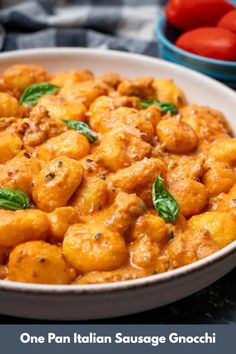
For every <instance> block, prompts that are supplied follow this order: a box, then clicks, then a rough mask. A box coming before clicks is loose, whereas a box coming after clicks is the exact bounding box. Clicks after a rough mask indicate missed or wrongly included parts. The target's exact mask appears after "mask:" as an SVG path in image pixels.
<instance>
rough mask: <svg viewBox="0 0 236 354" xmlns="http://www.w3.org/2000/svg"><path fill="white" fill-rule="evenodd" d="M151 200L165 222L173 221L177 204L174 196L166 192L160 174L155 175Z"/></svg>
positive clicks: (175, 217) (176, 212)
mask: <svg viewBox="0 0 236 354" xmlns="http://www.w3.org/2000/svg"><path fill="white" fill-rule="evenodd" d="M152 202H153V205H154V207H155V209H156V211H157V213H158V214H159V216H160V217H162V218H163V219H164V220H165V222H166V223H168V224H169V223H171V222H172V221H175V220H176V219H177V217H178V214H179V206H178V203H177V201H176V200H175V198H174V197H173V196H172V195H171V194H170V192H168V190H167V189H166V187H165V185H164V181H163V179H162V178H161V176H159V175H157V177H156V179H155V182H154V183H153V186H152Z"/></svg>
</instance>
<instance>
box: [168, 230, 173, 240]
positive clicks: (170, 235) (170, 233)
mask: <svg viewBox="0 0 236 354" xmlns="http://www.w3.org/2000/svg"><path fill="white" fill-rule="evenodd" d="M174 236H175V234H174V231H172V230H170V231H168V233H167V237H168V240H169V241H170V240H172V239H173V238H174Z"/></svg>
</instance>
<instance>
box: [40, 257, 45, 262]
mask: <svg viewBox="0 0 236 354" xmlns="http://www.w3.org/2000/svg"><path fill="white" fill-rule="evenodd" d="M38 261H39V263H45V261H46V258H44V257H39V259H38Z"/></svg>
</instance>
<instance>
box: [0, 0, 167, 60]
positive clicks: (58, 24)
mask: <svg viewBox="0 0 236 354" xmlns="http://www.w3.org/2000/svg"><path fill="white" fill-rule="evenodd" d="M163 3H164V1H163V0H35V1H32V0H31V1H23V0H0V24H1V25H0V50H1V51H8V50H16V49H24V48H37V47H58V46H75V47H77V46H79V47H93V48H94V47H97V48H109V49H118V50H124V51H131V52H137V53H145V54H148V55H154V56H155V55H157V45H156V39H155V22H156V19H157V17H158V14H159V13H160V11H161V8H162V5H163Z"/></svg>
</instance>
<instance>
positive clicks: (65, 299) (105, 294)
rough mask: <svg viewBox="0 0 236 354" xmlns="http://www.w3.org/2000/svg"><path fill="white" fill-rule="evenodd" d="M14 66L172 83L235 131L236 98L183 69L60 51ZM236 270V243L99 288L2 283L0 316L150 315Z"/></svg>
mask: <svg viewBox="0 0 236 354" xmlns="http://www.w3.org/2000/svg"><path fill="white" fill-rule="evenodd" d="M16 63H28V64H29V63H34V64H38V65H44V66H45V67H47V69H48V70H49V71H52V72H53V71H58V70H68V69H76V68H77V69H79V68H88V69H91V70H92V71H94V72H95V73H96V74H101V73H103V72H105V71H116V72H118V73H120V74H122V75H125V76H127V77H130V78H132V77H137V76H156V77H160V78H172V79H174V80H175V81H176V83H177V84H178V85H180V86H181V88H182V89H183V90H184V91H185V93H186V94H187V98H188V100H189V101H190V102H195V103H198V104H202V105H209V106H210V107H212V108H216V109H219V110H221V111H223V112H224V113H225V115H226V117H227V119H228V121H229V122H230V123H231V126H232V127H233V129H234V130H235V131H236V119H235V118H236V113H235V103H236V93H235V92H234V91H232V90H230V89H229V88H227V87H226V86H223V85H222V84H220V83H218V82H217V81H214V80H213V79H210V78H208V77H206V76H204V75H201V74H198V73H197V72H194V71H192V70H189V69H185V68H184V67H181V66H177V65H175V64H171V63H168V62H165V61H163V60H159V59H154V58H150V57H145V56H141V55H136V54H128V53H121V52H116V51H106V50H96V49H80V48H76V49H75V48H60V49H54V48H52V49H37V50H35V49H34V50H24V51H16V52H9V53H6V54H1V55H0V69H1V70H3V69H5V68H6V67H8V66H9V65H12V64H16ZM235 266H236V241H235V242H233V243H231V244H230V245H228V246H227V247H225V248H223V249H222V250H220V251H218V252H216V253H214V254H213V255H211V256H209V257H206V258H204V259H202V260H200V261H198V262H195V263H193V264H190V265H187V266H184V267H182V268H179V269H176V270H172V271H169V272H166V273H162V274H158V275H153V276H150V277H146V278H140V279H137V280H130V281H125V282H117V283H110V284H101V285H36V284H24V283H14V282H10V281H4V280H1V281H0V313H2V314H7V315H13V316H21V317H28V318H35V319H36V318H37V319H53V320H55V319H60V320H85V319H98V318H106V317H114V316H121V315H127V314H131V313H136V312H140V311H144V310H149V309H152V308H155V307H158V306H162V305H165V304H168V303H170V302H173V301H176V300H178V299H181V298H183V297H185V296H188V295H190V294H193V293H194V292H196V291H198V290H200V289H202V288H204V287H206V286H207V285H209V284H211V283H213V282H214V281H216V280H217V279H219V278H220V277H222V276H223V275H224V274H226V273H227V272H229V271H230V270H231V269H233V268H234V267H235Z"/></svg>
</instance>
